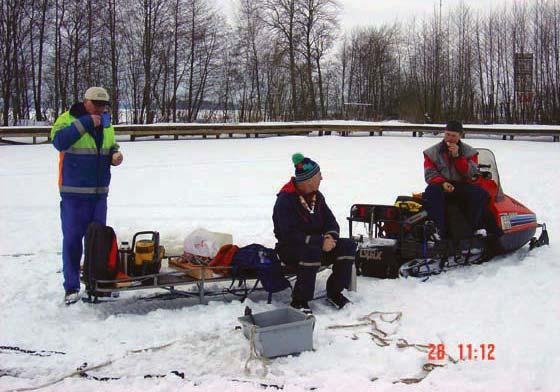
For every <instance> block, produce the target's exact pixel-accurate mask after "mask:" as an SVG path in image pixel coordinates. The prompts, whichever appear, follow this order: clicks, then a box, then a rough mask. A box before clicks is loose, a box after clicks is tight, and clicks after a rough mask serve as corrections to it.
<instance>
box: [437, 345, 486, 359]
mask: <svg viewBox="0 0 560 392" xmlns="http://www.w3.org/2000/svg"><path fill="white" fill-rule="evenodd" d="M457 348H458V350H459V360H461V361H479V360H480V361H494V360H495V359H496V357H495V356H494V351H495V349H496V346H495V345H494V344H493V343H482V344H479V345H476V344H471V343H467V344H464V343H459V344H458V345H457ZM445 352H446V351H445V345H444V344H442V343H440V344H429V345H428V360H430V361H441V360H443V359H445Z"/></svg>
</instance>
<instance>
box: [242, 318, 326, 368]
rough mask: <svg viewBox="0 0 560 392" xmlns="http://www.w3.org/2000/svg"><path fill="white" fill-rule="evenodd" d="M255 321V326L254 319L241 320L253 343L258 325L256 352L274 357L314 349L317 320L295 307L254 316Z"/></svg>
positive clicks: (245, 333)
mask: <svg viewBox="0 0 560 392" xmlns="http://www.w3.org/2000/svg"><path fill="white" fill-rule="evenodd" d="M253 319H254V322H255V323H254V324H253V321H252V320H251V316H243V317H239V318H238V320H239V321H240V322H241V325H242V326H243V334H244V335H245V337H246V338H247V339H249V340H250V339H251V331H252V329H253V325H255V329H254V336H253V339H254V341H255V350H256V351H257V353H258V354H260V355H262V356H263V357H267V358H272V357H278V356H282V355H289V354H295V353H300V352H302V351H308V350H313V328H314V327H315V317H313V316H312V315H306V314H305V313H303V312H300V311H299V310H296V309H293V308H283V309H276V310H270V311H268V312H263V313H256V314H253Z"/></svg>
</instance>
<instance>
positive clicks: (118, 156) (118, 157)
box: [111, 151, 123, 166]
mask: <svg viewBox="0 0 560 392" xmlns="http://www.w3.org/2000/svg"><path fill="white" fill-rule="evenodd" d="M122 161H123V154H122V153H121V152H120V151H117V152H114V153H113V156H112V158H111V163H112V164H113V166H119V165H120V164H121V163H122Z"/></svg>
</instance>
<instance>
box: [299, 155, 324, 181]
mask: <svg viewBox="0 0 560 392" xmlns="http://www.w3.org/2000/svg"><path fill="white" fill-rule="evenodd" d="M292 162H294V166H295V181H296V182H302V181H305V180H309V179H310V178H311V177H313V176H314V175H315V174H317V173H319V172H320V171H321V168H320V167H319V165H318V164H317V163H316V162H314V161H312V160H311V159H309V158H307V157H304V156H303V154H301V153H299V152H298V153H295V154H294V155H292Z"/></svg>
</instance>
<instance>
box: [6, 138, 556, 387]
mask: <svg viewBox="0 0 560 392" xmlns="http://www.w3.org/2000/svg"><path fill="white" fill-rule="evenodd" d="M438 140H439V137H424V138H411V137H409V136H404V135H403V136H383V137H346V138H343V137H338V136H330V137H320V138H319V137H283V138H274V137H271V138H262V139H230V140H228V139H220V140H180V141H165V140H160V141H146V142H141V141H140V142H138V141H137V142H133V143H132V142H123V143H122V150H123V152H124V154H125V161H124V163H123V165H122V166H121V167H118V168H116V169H114V170H113V182H112V187H111V193H110V197H109V216H108V223H109V224H110V225H111V226H113V227H114V228H115V230H116V232H117V236H118V238H119V240H130V239H131V237H132V235H133V234H134V233H135V232H136V231H140V230H158V231H160V233H161V236H162V240H163V243H164V245H165V246H166V247H167V249H168V251H171V252H174V251H175V252H177V251H180V248H181V246H182V241H183V238H184V237H185V236H186V235H187V234H188V233H189V232H191V231H192V230H194V229H195V228H197V227H204V228H206V229H209V230H213V231H221V232H229V233H232V234H233V237H234V242H235V243H236V244H238V245H247V244H250V243H253V242H258V243H262V244H264V245H266V246H270V247H273V245H274V236H273V233H272V219H271V215H272V207H273V204H274V201H275V194H276V192H277V191H278V190H279V188H280V187H281V186H282V185H283V184H284V183H285V182H286V181H287V180H288V179H289V177H290V175H291V174H292V173H293V167H292V165H291V161H290V157H291V155H292V153H294V152H298V151H300V152H303V153H304V154H305V155H307V156H310V157H311V158H312V159H314V160H316V161H317V162H319V164H320V165H321V168H322V172H323V177H324V181H323V183H322V186H321V190H322V192H323V193H324V194H325V196H326V198H327V201H328V202H329V204H330V206H331V209H332V210H333V211H334V212H335V215H336V216H337V218H338V221H339V223H340V225H341V228H342V232H343V234H347V233H348V227H347V221H346V216H347V214H348V211H349V208H350V206H351V205H352V204H353V203H357V202H366V203H367V202H369V203H374V202H376V203H388V204H390V203H393V201H394V199H395V197H396V196H397V195H398V194H410V193H411V192H414V191H421V190H423V188H424V181H423V172H422V155H421V151H422V149H424V148H426V147H428V146H430V145H432V144H433V143H435V142H436V141H438ZM466 141H467V142H468V143H469V144H471V145H473V146H475V147H485V148H490V149H491V150H493V151H494V153H495V155H496V158H497V162H498V165H499V169H500V175H501V181H502V186H503V188H504V190H505V192H506V193H508V194H510V195H512V196H513V197H515V198H517V199H518V200H520V201H522V202H523V203H524V204H526V205H527V206H528V207H530V208H531V209H533V210H534V211H535V212H536V213H537V216H538V218H539V221H544V222H547V223H548V227H549V232H550V236H551V238H550V240H551V246H550V247H544V248H540V249H537V250H535V251H533V252H531V253H527V250H526V249H523V250H520V251H518V252H516V253H515V254H512V255H509V256H507V257H500V258H497V259H495V260H493V261H492V262H490V263H487V264H483V265H479V266H471V267H468V268H464V269H458V270H454V271H450V272H448V273H446V274H442V275H440V276H436V277H432V278H430V279H429V280H428V281H427V282H424V283H422V282H420V281H417V280H406V279H398V280H376V279H372V278H363V277H359V278H358V291H357V292H351V293H348V296H349V297H350V298H351V299H352V301H353V304H351V305H350V306H348V307H346V308H344V309H343V310H341V311H336V310H334V309H333V308H331V307H329V306H328V305H326V304H325V303H324V302H323V301H324V300H322V299H318V300H316V301H314V302H313V303H312V307H313V309H314V312H315V316H316V319H317V323H316V328H315V332H314V348H315V350H314V351H312V352H304V353H302V354H301V355H299V356H289V357H284V358H278V359H274V360H272V361H271V362H270V364H269V365H268V374H267V375H266V376H263V367H262V365H261V364H260V363H258V362H251V363H250V366H249V367H250V369H251V370H252V371H251V374H246V373H245V370H244V367H245V361H246V359H247V358H248V357H249V345H248V342H247V340H246V339H245V338H244V337H243V334H242V332H241V331H240V330H238V329H236V328H235V327H236V326H237V325H239V323H238V321H237V317H238V316H241V315H242V313H243V309H244V308H245V305H246V304H249V305H250V306H251V307H252V308H253V311H254V312H261V311H265V310H270V309H275V308H279V307H283V306H286V305H287V304H288V302H289V292H288V291H286V292H283V293H280V294H276V295H275V296H274V300H273V303H272V304H271V305H268V304H267V303H266V298H265V296H264V295H255V296H253V297H252V299H251V300H249V301H247V303H245V304H242V303H239V302H238V301H236V300H232V299H231V298H220V297H217V298H215V299H214V300H213V301H211V302H210V303H209V304H208V305H198V304H197V303H196V301H194V300H191V299H178V300H173V301H135V300H134V297H135V296H147V295H150V294H151V293H149V292H142V291H139V292H135V293H134V292H133V293H123V294H122V295H121V298H119V299H118V300H117V301H116V302H113V303H111V304H99V305H90V304H86V303H81V302H80V303H78V304H75V305H73V306H70V307H66V306H64V305H63V303H62V299H63V289H62V275H61V273H60V269H61V261H60V259H61V256H60V253H59V252H60V250H61V242H62V239H61V232H60V219H59V206H58V202H59V195H58V190H57V185H56V184H57V153H56V151H55V149H54V148H53V147H52V146H50V145H35V146H0V189H1V192H0V217H1V218H0V276H2V284H1V285H0V287H1V289H0V293H1V295H0V346H3V347H6V346H10V347H19V348H21V349H24V350H35V351H38V350H48V351H56V352H61V353H64V354H57V353H52V354H51V355H48V354H49V353H43V355H45V356H37V355H31V353H23V352H16V351H14V350H10V349H6V348H0V390H12V389H17V388H27V387H35V386H39V385H42V384H47V383H50V382H52V381H55V380H57V379H59V378H62V377H63V376H66V375H71V374H72V373H73V372H75V370H76V368H78V367H79V366H82V364H84V363H87V366H88V367H89V368H91V367H95V366H96V365H102V364H106V365H105V366H101V367H99V368H97V369H95V370H91V371H88V374H89V375H91V376H96V377H112V378H119V379H115V380H109V381H98V380H95V379H93V378H89V379H87V378H81V377H79V376H76V375H74V376H72V377H67V378H65V379H64V380H63V381H61V382H58V383H55V384H53V385H50V386H48V387H46V388H44V389H42V390H45V391H47V390H49V391H54V390H57V391H58V390H80V391H98V390H109V391H125V390H126V391H131V390H155V391H188V390H195V391H220V392H221V391H224V390H228V391H258V390H262V389H263V388H265V387H266V385H269V388H270V389H271V390H275V389H278V388H282V389H283V390H285V391H303V390H321V391H348V390H355V391H362V390H377V391H385V390H388V391H409V390H414V391H417V390H420V391H449V390H457V391H490V390H491V391H537V390H538V391H557V390H558V389H559V388H560V387H559V386H558V381H557V379H556V377H555V376H556V375H557V372H558V369H560V355H559V354H560V337H559V334H558V328H559V327H558V324H559V322H560V278H559V275H560V262H559V260H560V257H559V256H560V248H559V247H558V243H559V242H560V241H559V240H560V236H559V235H558V229H557V228H556V226H555V224H556V222H558V221H560V207H559V206H558V195H557V193H558V190H559V189H560V177H559V176H558V175H557V173H556V170H557V168H558V167H560V154H559V150H560V144H558V143H551V142H538V141H517V140H516V141H502V140H496V139H487V138H486V139H468V140H466ZM326 276H328V272H326V273H323V274H322V275H321V276H320V279H319V282H318V285H317V289H318V290H322V289H323V287H324V282H325V280H326ZM373 311H383V312H402V318H401V320H400V321H398V322H395V323H389V322H384V321H382V320H379V317H377V316H376V319H377V320H378V322H377V325H378V327H379V328H380V329H382V330H384V331H386V332H392V333H393V334H392V335H390V338H391V339H392V343H391V345H389V346H387V347H380V346H378V345H376V344H375V342H374V341H373V340H372V338H371V336H370V335H369V334H368V332H371V331H372V328H371V326H361V327H360V326H359V327H353V328H344V329H341V328H338V329H337V328H335V329H332V328H329V326H337V325H349V324H358V323H359V321H358V319H359V318H360V317H362V316H364V315H366V314H369V313H370V312H373ZM398 338H403V339H406V340H407V341H408V342H409V343H417V344H430V343H433V344H440V343H442V344H445V348H446V351H447V352H448V353H449V354H450V355H451V356H453V357H455V358H457V357H458V354H459V353H458V345H459V344H463V345H467V344H472V345H473V346H476V347H479V345H481V344H486V345H488V344H493V345H494V346H495V350H494V357H495V359H494V360H480V359H479V360H466V361H461V362H459V363H457V364H453V363H451V362H449V361H435V363H438V364H442V365H445V366H444V367H437V368H435V369H434V370H433V371H432V372H431V373H429V374H428V375H427V377H426V378H425V379H424V380H423V381H422V382H420V383H419V384H413V385H406V384H404V383H394V382H395V381H398V380H400V379H403V378H415V377H423V376H424V375H425V374H426V372H424V371H422V365H423V364H425V363H427V362H434V361H429V360H428V355H427V354H426V353H423V352H420V351H417V350H415V349H413V348H398V347H396V342H397V339H398ZM161 346H164V347H161ZM150 347H160V348H154V349H151V350H149V351H142V349H145V348H150ZM108 362H109V363H108ZM172 371H177V372H182V373H183V374H184V378H181V377H178V376H177V375H175V374H174V373H171V372H172ZM148 374H150V375H166V377H152V378H145V377H144V376H145V375H148Z"/></svg>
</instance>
